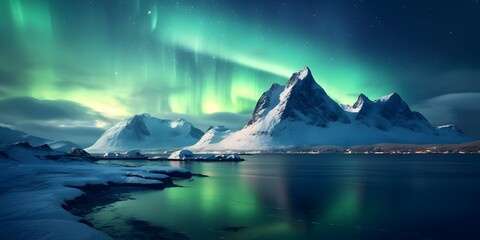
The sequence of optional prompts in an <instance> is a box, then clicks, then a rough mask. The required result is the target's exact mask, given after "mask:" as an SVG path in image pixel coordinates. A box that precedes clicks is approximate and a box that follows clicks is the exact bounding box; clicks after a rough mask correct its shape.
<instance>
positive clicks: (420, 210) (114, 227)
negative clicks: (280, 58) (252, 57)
mask: <svg viewBox="0 0 480 240" xmlns="http://www.w3.org/2000/svg"><path fill="white" fill-rule="evenodd" d="M245 158H246V161H245V162H241V163H191V162H188V163H178V162H170V163H169V162H148V161H141V162H138V161H135V162H133V161H128V162H125V161H124V162H123V163H128V164H139V165H142V164H147V165H168V164H171V165H174V166H180V167H184V168H186V169H188V170H190V171H192V172H194V173H202V174H206V175H209V176H210V177H207V178H194V179H193V180H181V181H176V183H177V184H179V185H182V186H184V187H178V188H168V189H165V190H162V191H157V190H142V191H130V192H124V193H121V194H120V195H121V196H120V197H119V198H118V200H117V201H115V202H110V203H104V204H103V205H102V206H97V207H96V208H94V209H93V212H91V213H89V214H87V215H86V216H84V217H85V219H87V220H88V221H90V222H92V223H93V224H94V225H95V227H96V228H98V229H100V230H101V231H104V232H106V233H108V234H111V235H112V236H114V237H116V238H119V239H121V238H124V239H130V238H142V239H148V238H150V239H158V238H160V237H163V238H164V239H182V238H191V239H480V232H479V231H480V230H478V229H479V227H480V226H479V225H480V206H479V204H480V156H479V155H335V154H332V155H328V154H322V155H252V156H245ZM132 234H137V235H132Z"/></svg>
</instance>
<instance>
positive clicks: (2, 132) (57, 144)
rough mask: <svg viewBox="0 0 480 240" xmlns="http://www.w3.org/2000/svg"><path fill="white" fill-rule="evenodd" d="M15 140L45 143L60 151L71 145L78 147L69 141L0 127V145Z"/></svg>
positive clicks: (65, 150)
mask: <svg viewBox="0 0 480 240" xmlns="http://www.w3.org/2000/svg"><path fill="white" fill-rule="evenodd" d="M17 142H28V143H30V145H32V146H40V145H43V144H47V145H48V146H50V148H51V149H53V150H56V151H62V152H69V151H70V149H72V148H73V147H76V148H80V147H79V146H78V145H77V144H75V143H72V142H70V141H58V140H50V139H46V138H41V137H36V136H32V135H29V134H27V133H24V132H22V131H18V130H13V129H10V128H7V127H0V146H1V145H6V144H12V143H17Z"/></svg>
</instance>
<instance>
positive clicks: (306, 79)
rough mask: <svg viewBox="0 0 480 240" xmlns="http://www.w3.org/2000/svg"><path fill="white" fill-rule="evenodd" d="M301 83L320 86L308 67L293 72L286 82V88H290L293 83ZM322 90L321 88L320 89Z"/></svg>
mask: <svg viewBox="0 0 480 240" xmlns="http://www.w3.org/2000/svg"><path fill="white" fill-rule="evenodd" d="M299 84H301V85H303V86H305V87H316V88H321V87H320V86H319V85H318V83H317V82H316V81H315V79H314V78H313V75H312V72H311V71H310V68H308V67H304V68H303V69H302V70H300V71H298V72H296V73H293V74H292V76H291V77H290V79H289V80H288V82H287V86H286V88H291V87H293V86H294V85H299ZM322 90H323V89H322Z"/></svg>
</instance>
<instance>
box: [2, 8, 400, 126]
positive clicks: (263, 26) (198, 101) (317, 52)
mask: <svg viewBox="0 0 480 240" xmlns="http://www.w3.org/2000/svg"><path fill="white" fill-rule="evenodd" d="M209 9H210V6H208V5H207V4H204V3H202V1H182V2H181V3H178V2H175V1H158V2H157V1H130V2H128V3H125V2H117V1H99V2H97V1H93V2H88V1H71V2H69V1H42V0H38V1H27V0H25V1H24V0H9V1H2V2H1V3H0V13H1V14H2V16H3V19H4V20H2V21H1V22H0V27H1V28H2V29H3V30H2V32H1V33H2V39H4V40H2V41H4V42H5V43H6V44H3V45H4V47H2V49H1V50H2V52H3V53H2V55H3V56H2V57H0V63H1V64H0V71H2V72H4V73H7V75H8V76H10V79H9V80H10V81H11V82H12V84H2V86H0V88H1V89H0V90H2V92H4V93H6V94H2V95H3V96H2V95H0V98H2V99H3V98H7V97H16V96H30V97H34V98H38V99H50V100H62V99H63V100H71V101H75V102H78V103H81V104H83V105H86V106H88V107H90V108H92V109H93V110H95V111H98V112H100V113H102V114H104V115H106V116H109V117H125V116H129V115H131V114H134V113H141V112H150V113H153V114H161V113H171V112H173V113H183V114H194V115H199V114H208V113H214V112H233V113H250V112H251V111H252V110H253V108H254V106H255V103H256V101H257V100H258V98H259V97H260V95H261V94H262V93H263V92H264V91H266V90H267V89H268V88H269V87H270V85H271V84H272V83H275V82H278V83H281V84H285V82H286V81H287V79H288V78H289V77H290V75H291V74H292V73H293V72H296V71H298V70H299V69H301V68H303V67H304V66H305V65H308V66H309V67H310V69H312V71H313V74H314V76H315V78H316V79H317V81H318V82H319V84H320V85H321V86H322V87H324V88H325V90H326V91H327V92H328V93H329V95H330V96H331V97H332V98H334V99H335V100H337V101H339V102H341V103H347V104H352V103H353V102H354V101H355V99H356V97H357V95H358V94H359V93H360V92H363V93H365V94H366V95H368V96H369V97H371V98H377V97H380V96H382V95H386V94H388V93H390V92H393V91H394V89H395V86H394V83H393V82H391V81H388V74H386V73H385V72H382V71H381V70H379V69H375V68H373V67H372V66H371V65H369V64H368V62H367V61H361V60H358V59H361V58H360V57H359V56H352V55H350V54H349V48H348V44H347V43H338V46H337V47H336V48H332V47H331V46H332V43H329V42H326V41H323V40H322V39H323V37H322V36H320V35H315V34H310V35H307V36H304V35H302V33H301V32H300V31H298V29H292V28H289V27H284V26H283V25H282V24H281V22H280V23H279V24H278V25H275V26H269V24H267V22H266V21H263V19H261V18H258V17H248V16H243V15H239V14H236V13H233V12H232V11H231V10H229V9H225V11H215V12H212V10H209ZM217 9H218V7H217ZM299 28H302V26H299ZM6 34H8V36H6ZM324 45H325V46H328V47H323V46H324ZM379 80H382V81H379Z"/></svg>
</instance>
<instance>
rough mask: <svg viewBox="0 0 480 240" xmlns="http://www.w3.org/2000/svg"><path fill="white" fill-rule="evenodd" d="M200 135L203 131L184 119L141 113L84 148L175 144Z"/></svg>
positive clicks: (102, 149)
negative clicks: (160, 117)
mask: <svg viewBox="0 0 480 240" xmlns="http://www.w3.org/2000/svg"><path fill="white" fill-rule="evenodd" d="M202 136H203V132H202V131H201V130H200V129H198V128H195V127H194V126H193V125H192V124H191V123H190V122H188V121H186V120H185V119H178V120H175V121H170V120H164V119H159V118H155V117H152V116H150V115H149V114H141V115H135V116H133V117H131V118H127V119H125V120H123V121H121V122H119V123H117V124H116V125H115V126H113V127H112V128H110V129H108V130H107V131H106V132H105V133H104V134H102V136H100V138H99V139H98V140H97V141H96V142H95V143H94V144H93V145H92V146H90V147H89V148H87V149H86V150H87V151H89V152H97V153H101V152H109V151H122V150H129V149H168V148H178V147H184V146H189V145H192V144H194V143H196V142H197V141H198V140H199V139H200V138H201V137H202Z"/></svg>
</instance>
